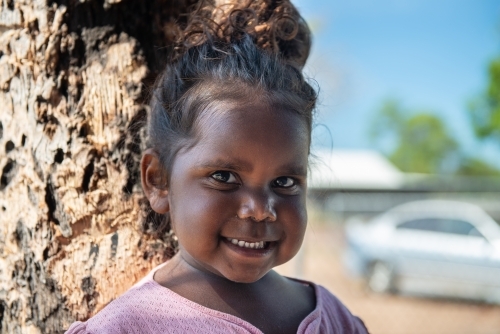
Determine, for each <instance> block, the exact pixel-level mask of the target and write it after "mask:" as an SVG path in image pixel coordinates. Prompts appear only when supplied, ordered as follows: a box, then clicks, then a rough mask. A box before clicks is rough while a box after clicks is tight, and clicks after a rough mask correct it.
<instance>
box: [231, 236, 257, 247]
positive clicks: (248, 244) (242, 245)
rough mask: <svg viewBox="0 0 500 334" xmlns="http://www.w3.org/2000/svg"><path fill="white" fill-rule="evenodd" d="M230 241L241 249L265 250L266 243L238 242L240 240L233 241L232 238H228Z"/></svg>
mask: <svg viewBox="0 0 500 334" xmlns="http://www.w3.org/2000/svg"><path fill="white" fill-rule="evenodd" d="M227 240H228V241H230V242H231V243H232V244H233V245H238V246H240V247H245V248H256V249H259V248H264V241H258V242H246V241H243V240H238V239H232V238H227Z"/></svg>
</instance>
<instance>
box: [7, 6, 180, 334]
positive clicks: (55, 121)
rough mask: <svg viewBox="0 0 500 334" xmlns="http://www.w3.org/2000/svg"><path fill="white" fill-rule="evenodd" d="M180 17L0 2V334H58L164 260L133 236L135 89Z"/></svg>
mask: <svg viewBox="0 0 500 334" xmlns="http://www.w3.org/2000/svg"><path fill="white" fill-rule="evenodd" d="M185 5H186V4H185V3H184V1H181V0H177V1H174V0H147V1H145V0H2V1H1V11H0V34H1V35H0V326H1V327H0V328H1V332H2V333H60V332H63V329H65V328H68V326H69V325H70V323H71V322H73V321H74V320H76V319H86V318H87V317H89V316H90V315H92V314H94V313H96V312H97V311H99V310H100V309H101V308H102V307H103V306H105V305H106V304H107V303H108V302H109V301H110V300H112V299H113V298H115V297H116V296H118V295H120V294H121V293H123V292H124V291H125V290H126V289H128V288H129V287H130V286H131V285H132V284H133V283H134V282H136V281H137V280H138V279H139V278H141V277H143V276H144V275H145V274H146V273H147V272H148V271H149V270H150V269H151V268H152V267H153V266H155V265H156V264H158V263H159V262H161V261H163V260H165V259H166V258H168V257H169V256H170V254H171V252H172V243H169V241H168V239H167V241H166V242H165V240H157V239H154V238H152V237H149V236H147V235H144V234H143V233H142V232H141V231H140V226H139V225H140V224H139V223H138V222H139V215H140V199H141V190H140V187H139V186H138V174H137V170H138V168H137V164H138V161H139V159H140V151H141V143H142V139H143V135H144V133H143V132H144V131H143V128H142V127H141V126H140V124H141V122H142V121H143V120H144V118H145V116H146V111H147V105H146V104H145V101H146V97H147V89H146V88H147V87H148V86H151V84H152V82H153V81H154V79H155V76H156V74H157V69H156V67H155V64H161V56H162V55H165V54H166V53H168V52H169V51H170V48H169V41H170V40H171V36H170V34H171V33H172V31H171V30H170V29H169V25H170V24H171V20H172V18H173V17H177V16H178V14H179V10H180V8H184V7H185ZM181 19H182V17H181Z"/></svg>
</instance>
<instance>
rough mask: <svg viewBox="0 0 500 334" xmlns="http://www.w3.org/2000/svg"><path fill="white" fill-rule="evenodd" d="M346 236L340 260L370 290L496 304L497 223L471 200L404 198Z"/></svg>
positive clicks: (499, 296)
mask: <svg viewBox="0 0 500 334" xmlns="http://www.w3.org/2000/svg"><path fill="white" fill-rule="evenodd" d="M346 236H347V242H348V249H347V252H346V254H345V256H344V263H345V265H346V266H347V268H348V269H349V271H350V272H351V273H353V274H355V275H359V276H364V277H366V279H367V284H368V286H369V287H370V288H371V289H372V290H373V291H376V292H388V291H393V292H402V293H409V294H420V295H430V296H437V297H453V298H466V299H476V300H482V301H485V302H490V303H500V227H499V225H498V224H497V223H496V222H495V221H494V220H493V219H492V218H491V217H490V216H488V215H487V214H486V213H485V212H484V211H483V210H482V209H480V208H479V207H477V206H475V205H472V204H469V203H462V202H455V201H445V200H425V201H415V202H409V203H406V204H403V205H400V206H397V207H395V208H393V209H391V210H389V211H387V212H385V213H383V214H381V215H380V216H378V217H376V218H374V219H372V220H371V221H369V222H368V223H363V222H362V221H359V220H356V219H354V220H351V221H350V222H348V224H347V225H346Z"/></svg>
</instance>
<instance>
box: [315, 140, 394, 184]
mask: <svg viewBox="0 0 500 334" xmlns="http://www.w3.org/2000/svg"><path fill="white" fill-rule="evenodd" d="M309 165H310V174H309V179H308V186H309V188H313V189H314V188H315V189H332V188H335V189H381V190H382V189H398V188H401V187H402V186H403V183H404V174H403V173H402V172H401V171H400V170H398V169H397V168H396V167H395V166H394V165H393V164H392V163H390V162H389V161H388V160H387V159H386V158H385V157H384V156H383V155H381V154H380V153H378V152H376V151H371V150H339V149H333V150H317V151H314V150H313V152H312V157H311V159H310V163H309Z"/></svg>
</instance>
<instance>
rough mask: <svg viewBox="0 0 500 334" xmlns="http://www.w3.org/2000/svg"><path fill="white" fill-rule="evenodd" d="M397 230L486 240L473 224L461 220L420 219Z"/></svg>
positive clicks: (405, 223)
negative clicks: (438, 233)
mask: <svg viewBox="0 0 500 334" xmlns="http://www.w3.org/2000/svg"><path fill="white" fill-rule="evenodd" d="M397 228H398V229H411V230H421V231H432V232H440V233H447V234H456V235H467V236H476V237H481V238H484V236H483V235H482V234H481V233H480V232H479V231H478V230H477V229H476V228H475V227H474V226H473V225H472V224H471V223H469V222H466V221H464V220H460V219H449V218H420V219H413V220H408V221H405V222H403V223H401V224H399V225H398V226H397Z"/></svg>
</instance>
